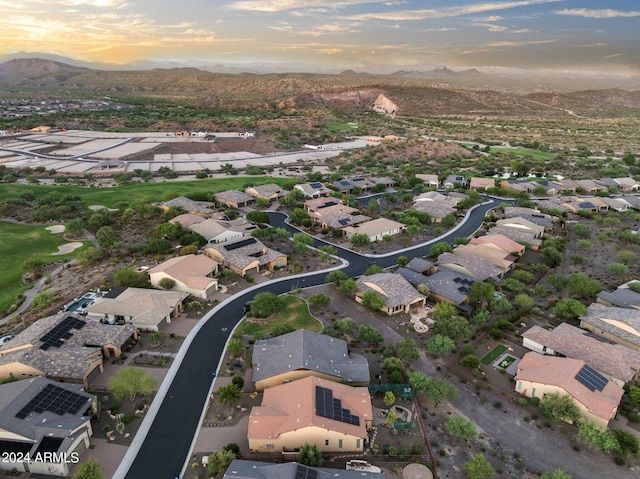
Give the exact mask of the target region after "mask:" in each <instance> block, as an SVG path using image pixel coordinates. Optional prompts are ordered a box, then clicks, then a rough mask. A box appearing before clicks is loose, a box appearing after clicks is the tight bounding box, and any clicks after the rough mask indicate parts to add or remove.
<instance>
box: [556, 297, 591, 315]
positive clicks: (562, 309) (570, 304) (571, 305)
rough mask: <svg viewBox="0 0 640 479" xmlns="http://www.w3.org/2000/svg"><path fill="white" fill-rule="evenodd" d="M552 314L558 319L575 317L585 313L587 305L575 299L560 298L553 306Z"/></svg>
mask: <svg viewBox="0 0 640 479" xmlns="http://www.w3.org/2000/svg"><path fill="white" fill-rule="evenodd" d="M553 314H555V315H556V316H557V317H559V318H560V319H576V318H577V317H579V316H584V315H585V314H587V307H586V306H585V305H584V304H582V303H581V302H580V301H578V300H577V299H573V298H566V299H561V300H560V301H558V302H557V303H556V305H555V306H554V307H553Z"/></svg>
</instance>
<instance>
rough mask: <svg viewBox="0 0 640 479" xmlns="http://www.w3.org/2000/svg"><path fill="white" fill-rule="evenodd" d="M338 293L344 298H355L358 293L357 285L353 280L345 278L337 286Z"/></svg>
mask: <svg viewBox="0 0 640 479" xmlns="http://www.w3.org/2000/svg"><path fill="white" fill-rule="evenodd" d="M338 291H340V292H341V293H342V294H344V295H345V296H350V297H351V296H355V295H356V293H357V292H358V285H357V284H356V281H355V280H354V279H353V278H347V279H345V280H343V281H341V282H340V284H339V285H338Z"/></svg>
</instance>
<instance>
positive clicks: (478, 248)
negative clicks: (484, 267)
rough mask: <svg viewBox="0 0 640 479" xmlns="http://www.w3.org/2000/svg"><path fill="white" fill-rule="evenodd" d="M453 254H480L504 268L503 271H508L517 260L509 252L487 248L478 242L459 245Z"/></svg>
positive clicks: (493, 263)
mask: <svg viewBox="0 0 640 479" xmlns="http://www.w3.org/2000/svg"><path fill="white" fill-rule="evenodd" d="M453 254H455V255H465V254H475V255H478V256H480V257H481V258H482V259H484V260H486V261H487V262H489V263H491V264H492V265H494V266H497V267H498V268H500V269H502V270H503V271H507V270H508V269H509V268H511V265H512V264H513V262H514V261H515V258H514V257H513V256H511V255H509V254H508V253H505V252H503V251H500V250H497V249H492V248H487V247H486V246H483V245H477V244H463V245H460V246H457V247H456V248H455V249H454V250H453Z"/></svg>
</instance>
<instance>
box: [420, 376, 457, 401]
mask: <svg viewBox="0 0 640 479" xmlns="http://www.w3.org/2000/svg"><path fill="white" fill-rule="evenodd" d="M409 382H411V378H409ZM424 395H425V397H426V398H427V400H428V401H429V402H432V403H433V405H434V406H436V407H437V406H438V404H440V403H441V402H442V401H445V400H447V401H453V400H454V399H456V398H457V397H458V390H457V389H456V387H455V386H454V385H453V384H451V383H450V382H449V381H445V380H444V379H440V378H429V381H428V382H427V388H426V389H425V390H424Z"/></svg>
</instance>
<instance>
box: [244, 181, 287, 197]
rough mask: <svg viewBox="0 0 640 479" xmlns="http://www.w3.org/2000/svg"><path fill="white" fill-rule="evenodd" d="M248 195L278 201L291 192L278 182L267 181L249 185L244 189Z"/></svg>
mask: <svg viewBox="0 0 640 479" xmlns="http://www.w3.org/2000/svg"><path fill="white" fill-rule="evenodd" d="M244 192H245V193H247V194H248V195H251V196H253V197H254V198H260V199H263V200H267V201H276V200H278V199H280V198H282V197H283V196H287V195H288V194H289V192H288V191H287V190H283V189H282V188H281V187H280V185H277V184H276V183H267V184H264V185H260V186H249V187H248V188H246V189H245V190H244Z"/></svg>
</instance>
